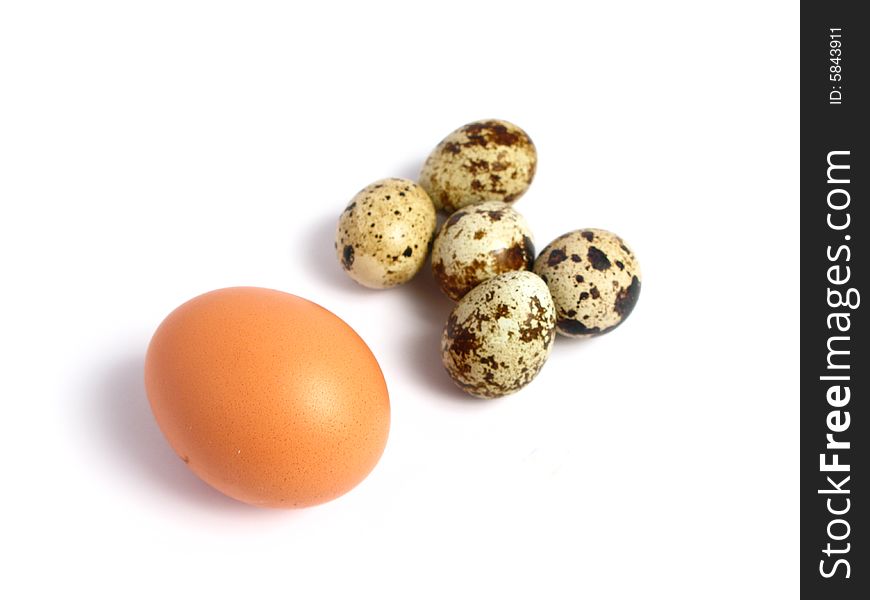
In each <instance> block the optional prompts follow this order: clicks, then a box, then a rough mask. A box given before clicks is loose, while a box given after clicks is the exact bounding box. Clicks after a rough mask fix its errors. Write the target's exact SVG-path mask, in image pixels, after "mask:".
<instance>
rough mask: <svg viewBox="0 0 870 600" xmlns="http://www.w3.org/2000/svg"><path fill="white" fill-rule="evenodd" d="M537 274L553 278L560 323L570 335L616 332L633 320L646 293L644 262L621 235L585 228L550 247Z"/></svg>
mask: <svg viewBox="0 0 870 600" xmlns="http://www.w3.org/2000/svg"><path fill="white" fill-rule="evenodd" d="M534 271H535V273H537V274H538V275H540V276H541V278H542V279H543V280H544V281H546V282H547V287H549V288H550V293H551V294H552V296H553V303H554V304H555V305H556V327H557V329H558V331H559V333H561V334H562V335H566V336H568V337H590V336H593V335H601V334H603V333H607V332H608V331H612V330H613V329H614V328H615V327H617V326H618V325H619V324H620V323H622V322H623V321H624V320H625V319H627V318H628V315H629V314H631V311H632V309H634V305H635V304H636V303H637V299H638V296H640V280H641V276H640V266H639V265H638V263H637V259H636V258H635V256H634V253H633V252H632V251H631V249H630V248H629V247H628V245H626V243H625V242H624V241H622V239H620V238H619V236H617V235H615V234H613V233H610V232H609V231H604V230H603V229H580V230H578V231H572V232H570V233H566V234H565V235H562V236H560V237H558V238H556V239H555V240H553V242H552V243H551V244H550V245H549V246H547V247H546V248H544V250H543V251H542V252H541V254H540V256H538V258H537V260H536V261H535V268H534Z"/></svg>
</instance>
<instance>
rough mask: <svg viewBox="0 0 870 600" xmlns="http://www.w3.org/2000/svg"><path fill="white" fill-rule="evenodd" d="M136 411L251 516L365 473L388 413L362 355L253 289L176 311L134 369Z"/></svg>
mask: <svg viewBox="0 0 870 600" xmlns="http://www.w3.org/2000/svg"><path fill="white" fill-rule="evenodd" d="M145 384H146V389H147V392H148V399H149V401H150V403H151V408H152V410H153V412H154V416H155V417H156V419H157V423H158V424H159V426H160V429H161V430H162V431H163V433H164V435H165V436H166V439H167V440H168V441H169V443H170V445H171V446H172V448H173V449H174V450H175V452H176V453H177V454H178V456H179V457H180V458H181V459H182V460H183V461H184V462H185V463H187V466H188V467H190V469H191V470H192V471H193V472H194V473H196V474H197V475H198V476H199V477H201V478H202V479H203V480H205V481H206V482H207V483H209V484H210V485H212V486H214V487H215V488H217V489H218V490H220V491H221V492H223V493H224V494H227V495H228V496H231V497H233V498H236V499H238V500H241V501H243V502H247V503H250V504H254V505H258V506H271V507H288V508H289V507H300V506H309V505H313V504H319V503H321V502H326V501H327V500H331V499H333V498H336V497H338V496H340V495H342V494H344V493H345V492H347V491H348V490H350V489H351V488H353V487H354V486H356V485H357V484H358V483H359V482H361V481H362V480H363V479H364V478H365V477H366V475H368V474H369V472H370V471H371V470H372V469H373V468H374V466H375V464H376V463H377V462H378V459H379V458H380V456H381V454H382V452H383V450H384V446H385V445H386V441H387V434H388V432H389V427H390V402H389V397H388V395H387V386H386V383H385V381H384V377H383V374H382V373H381V369H380V367H379V366H378V363H377V361H376V360H375V357H374V356H373V355H372V353H371V351H370V350H369V348H368V346H366V344H365V342H363V340H362V339H361V338H360V337H359V335H357V334H356V332H354V330H353V329H351V328H350V326H348V325H347V324H346V323H345V322H344V321H342V320H341V319H339V318H338V317H337V316H335V315H334V314H332V313H331V312H329V311H328V310H326V309H325V308H323V307H321V306H319V305H317V304H314V303H313V302H309V301H308V300H305V299H303V298H299V297H297V296H293V295H291V294H287V293H283V292H279V291H275V290H268V289H262V288H251V287H239V288H227V289H221V290H216V291H213V292H209V293H207V294H203V295H201V296H198V297H196V298H194V299H193V300H190V301H189V302H186V303H184V304H182V305H181V306H180V307H178V308H177V309H176V310H174V311H173V312H172V313H170V315H169V316H168V317H166V319H165V320H164V321H163V323H161V325H160V327H158V329H157V331H156V332H155V333H154V336H153V338H152V340H151V344H150V346H149V347H148V353H147V356H146V359H145Z"/></svg>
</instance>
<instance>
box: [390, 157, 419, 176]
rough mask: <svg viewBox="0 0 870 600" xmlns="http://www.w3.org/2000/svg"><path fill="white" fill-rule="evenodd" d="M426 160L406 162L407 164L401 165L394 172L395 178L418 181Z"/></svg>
mask: <svg viewBox="0 0 870 600" xmlns="http://www.w3.org/2000/svg"><path fill="white" fill-rule="evenodd" d="M424 162H425V159H416V160H406V161H405V162H402V163H399V165H398V167H397V168H396V170H395V171H394V173H395V174H394V175H393V177H401V178H403V179H410V180H412V181H417V179H418V178H419V177H420V170H421V169H422V168H423V163H424Z"/></svg>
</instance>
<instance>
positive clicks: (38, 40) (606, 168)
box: [0, 0, 799, 599]
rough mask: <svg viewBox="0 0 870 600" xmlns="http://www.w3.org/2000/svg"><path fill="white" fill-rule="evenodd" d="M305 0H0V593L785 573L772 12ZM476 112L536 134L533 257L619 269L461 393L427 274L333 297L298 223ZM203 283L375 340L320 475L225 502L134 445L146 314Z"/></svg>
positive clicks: (653, 579)
mask: <svg viewBox="0 0 870 600" xmlns="http://www.w3.org/2000/svg"><path fill="white" fill-rule="evenodd" d="M299 4H300V5H301V4H302V3H299ZM312 4H314V3H307V5H306V8H302V7H301V6H297V7H292V6H291V3H290V2H274V3H262V2H238V3H229V2H199V3H197V2H179V1H171V2H157V1H152V2H142V3H129V2H127V3H125V2H77V3H72V2H69V3H68V2H57V3H47V2H38V1H32V2H4V3H3V4H2V8H0V109H2V110H0V268H2V271H0V273H2V281H0V285H2V289H3V290H4V291H3V292H2V296H0V298H2V299H0V306H2V311H0V326H2V328H0V359H2V362H0V373H2V376H0V399H2V403H3V410H2V417H0V433H2V448H3V459H2V460H3V477H2V487H3V490H4V491H3V492H2V500H0V502H2V529H0V538H2V540H3V542H2V546H3V549H4V550H3V552H4V553H6V558H4V559H3V567H2V571H3V575H2V577H0V596H3V597H5V598H49V597H54V598H59V597H71V596H78V597H91V598H122V597H124V598H206V599H217V598H230V597H232V598H261V597H266V598H269V597H281V598H321V597H322V598H331V597H333V598H363V597H371V598H375V597H382V598H595V599H599V598H631V599H637V598H668V599H673V598H729V599H730V598H735V597H741V598H765V599H768V598H794V597H797V590H798V571H797V564H798V555H797V552H798V495H797V486H798V388H797V373H798V308H799V301H798V283H799V273H798V222H799V221H798V210H797V207H798V204H797V201H798V186H797V182H798V137H799V130H798V112H799V104H798V82H799V80H798V7H797V3H787V2H756V1H753V2H728V3H722V4H721V5H719V6H714V5H713V4H712V3H699V2H636V3H632V4H625V3H604V2H590V3H586V4H583V5H580V4H579V3H568V2H565V3H561V4H560V5H558V6H557V5H556V4H555V3H554V4H548V3H545V2H507V1H504V0H503V1H501V2H497V3H496V2H493V3H473V2H470V1H468V0H465V1H462V2H447V1H444V0H439V1H438V2H432V3H427V4H415V3H412V2H407V1H406V2H395V3H386V2H358V3H350V2H348V3H344V4H342V3H334V2H329V3H327V2H323V3H318V4H317V7H316V8H314V7H312V6H310V5H312ZM568 6H570V7H571V8H570V10H568V8H567V7H568ZM566 11H567V12H566ZM487 117H498V118H503V119H508V120H510V121H513V122H516V123H518V124H519V125H521V126H522V127H524V128H525V129H526V130H527V131H528V132H529V133H530V135H531V136H532V138H533V139H534V141H535V142H536V144H537V147H538V150H539V170H538V174H537V177H536V179H535V182H534V184H533V185H532V187H531V189H530V191H529V192H528V194H527V195H526V196H524V197H523V198H522V199H521V200H520V201H519V202H518V203H517V205H516V207H517V209H518V210H520V212H522V213H523V214H524V215H525V216H526V218H527V219H528V221H529V222H530V223H531V225H532V227H533V230H534V232H535V236H536V241H537V244H538V248H539V249H540V248H543V247H544V245H545V244H546V243H547V242H549V241H550V240H551V239H553V238H554V237H556V236H557V235H559V234H561V233H563V232H565V231H566V230H569V229H575V228H580V227H590V226H591V227H603V228H606V229H611V230H613V231H615V232H617V233H619V234H620V235H622V236H623V237H624V238H625V239H626V240H627V241H628V242H629V243H630V244H631V245H632V246H633V247H634V249H635V251H636V252H637V254H638V256H639V258H640V261H641V264H642V268H643V272H644V282H643V292H642V294H641V298H640V301H639V303H638V306H637V308H636V310H635V312H634V313H633V315H632V316H631V318H630V319H629V320H628V322H627V323H626V324H625V325H623V326H622V327H621V328H619V329H618V330H616V331H614V332H613V333H611V334H609V335H607V336H604V337H602V338H599V339H595V340H591V341H580V342H578V341H572V340H566V339H558V340H557V343H556V346H555V349H554V352H553V355H552V358H551V359H550V361H549V362H548V364H547V365H546V366H545V368H544V370H543V371H542V372H541V374H540V376H539V377H538V379H536V380H535V381H534V382H533V383H532V384H531V385H530V386H528V387H527V388H526V389H524V390H523V391H521V392H520V393H518V394H516V395H514V396H511V397H507V398H503V399H500V400H497V401H491V402H481V401H474V400H471V399H469V398H467V397H464V396H463V395H462V393H461V392H459V391H458V390H457V389H456V388H454V386H453V384H452V383H451V382H450V380H449V379H448V378H447V376H446V375H445V374H444V372H443V370H442V367H441V364H440V360H439V357H438V343H439V335H440V330H441V327H442V326H443V323H444V320H445V319H446V316H447V313H448V311H449V309H450V306H451V303H450V302H449V301H448V300H446V299H445V298H443V297H441V296H440V294H439V292H438V291H437V289H436V288H435V287H434V284H433V282H432V279H431V275H430V274H429V272H428V271H424V272H423V273H422V275H421V276H420V277H419V278H418V279H416V280H414V281H413V282H412V283H411V284H409V285H407V286H405V287H400V288H396V289H393V290H389V291H381V292H374V291H369V290H365V289H363V288H361V287H359V286H357V285H355V284H354V283H353V282H352V281H350V280H349V279H348V278H346V277H345V275H344V274H343V273H342V272H341V270H340V268H339V266H338V263H337V261H336V260H335V257H334V255H333V250H332V242H333V231H334V226H335V222H336V219H337V217H338V215H339V213H340V212H341V210H342V209H343V207H344V205H345V204H346V203H347V201H348V200H349V199H350V197H351V196H352V195H353V194H354V193H355V192H356V191H357V190H359V189H360V188H361V187H363V186H364V185H366V184H368V183H369V182H371V181H373V180H375V179H378V178H380V177H386V176H405V177H414V176H415V175H416V173H417V171H418V169H419V166H420V164H421V163H422V161H423V159H424V158H425V157H426V155H427V154H428V152H429V150H430V149H431V148H432V147H433V146H434V145H435V144H436V143H437V142H438V141H439V140H440V139H441V138H442V137H443V136H444V135H446V134H447V133H448V132H450V131H451V130H452V129H454V128H455V127H458V126H459V125H462V124H464V123H466V122H468V121H471V120H475V119H479V118H487ZM231 285H258V286H264V287H273V288H277V289H281V290H285V291H289V292H292V293H295V294H298V295H301V296H305V297H307V298H309V299H312V300H314V301H316V302H318V303H320V304H322V305H324V306H326V307H327V308H329V309H331V310H332V311H334V312H335V313H337V314H338V315H339V316H341V317H342V318H344V319H345V320H346V321H347V322H348V323H350V324H351V325H352V326H353V327H354V328H355V329H356V330H357V331H358V332H359V333H360V334H361V335H362V337H363V338H364V339H365V340H366V341H367V342H368V343H369V345H370V346H371V348H372V350H373V351H374V353H375V355H376V356H377V357H378V359H379V361H380V363H381V366H382V368H383V370H384V373H385V376H386V378H387V382H388V384H389V387H390V391H391V399H392V409H393V422H392V430H391V434H390V439H389V443H388V446H387V449H386V452H385V454H384V456H383V459H382V460H381V462H380V463H379V465H378V467H377V468H376V469H375V470H374V472H373V473H372V474H371V476H370V477H369V478H368V479H366V480H365V481H364V482H363V483H362V484H361V485H360V486H359V487H358V488H356V489H355V490H353V491H352V492H351V493H349V494H348V495H346V496H344V497H342V498H340V499H338V500H336V501H334V502H331V503H329V504H326V505H323V506H320V507H316V508H312V509H306V510H299V511H289V512H288V511H274V510H266V509H256V508H252V507H248V506H246V505H242V504H239V503H236V502H234V501H232V500H229V499H227V498H225V497H223V496H222V495H220V494H219V493H217V492H215V491H213V490H212V489H211V488H209V487H207V486H206V485H205V484H203V483H201V482H200V481H199V480H198V479H197V478H196V477H195V476H194V475H192V474H191V473H190V472H189V471H188V470H187V469H186V468H185V466H184V465H183V464H182V462H181V461H180V460H178V459H177V458H176V457H175V456H174V454H173V453H172V452H171V451H170V449H169V447H168V445H167V444H166V443H165V442H164V440H163V438H162V437H161V435H160V433H159V431H158V429H157V428H156V425H155V424H154V422H153V419H152V417H151V414H150V412H149V409H148V406H147V401H146V398H145V396H144V391H143V386H142V382H141V379H142V361H143V356H144V351H145V348H146V345H147V343H148V340H149V337H150V335H151V333H152V332H153V330H154V329H155V328H156V326H157V325H158V324H159V322H160V321H161V319H162V318H163V317H164V316H165V315H166V314H167V313H168V312H169V311H170V310H172V309H173V308H174V307H175V306H177V305H178V304H180V303H181V302H183V301H185V300H187V299H189V298H190V297H192V296H195V295H197V294H199V293H202V292H205V291H207V290H210V289H214V288H219V287H224V286H231ZM10 555H11V557H10ZM10 558H11V560H10Z"/></svg>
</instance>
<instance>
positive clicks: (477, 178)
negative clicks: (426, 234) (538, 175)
mask: <svg viewBox="0 0 870 600" xmlns="http://www.w3.org/2000/svg"><path fill="white" fill-rule="evenodd" d="M537 163H538V154H537V151H536V150H535V145H534V143H532V139H531V138H530V137H529V136H528V134H527V133H526V132H525V131H523V130H522V129H520V128H519V127H517V126H516V125H514V124H512V123H508V122H507V121H499V120H496V119H490V120H485V121H475V122H473V123H469V124H468V125H464V126H463V127H460V128H459V129H457V130H456V131H454V132H453V133H451V134H450V135H448V136H447V137H446V138H444V139H443V140H442V141H441V143H440V144H438V146H436V147H435V149H434V150H433V151H432V153H431V154H430V155H429V157H428V158H427V159H426V163H425V164H424V165H423V170H422V171H421V172H420V185H422V186H423V188H424V189H425V190H426V191H427V192H428V193H429V196H430V197H431V198H432V202H434V203H435V208H438V209H443V210H445V211H447V212H453V211H455V210H457V209H459V208H462V207H463V206H468V205H470V204H476V203H478V202H484V201H486V200H501V201H502V202H507V203H511V202H513V201H515V200H516V199H517V198H519V197H520V196H522V195H523V194H524V193H525V192H526V190H527V189H528V188H529V185H530V184H531V183H532V179H533V178H534V176H535V168H536V167H537Z"/></svg>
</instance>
